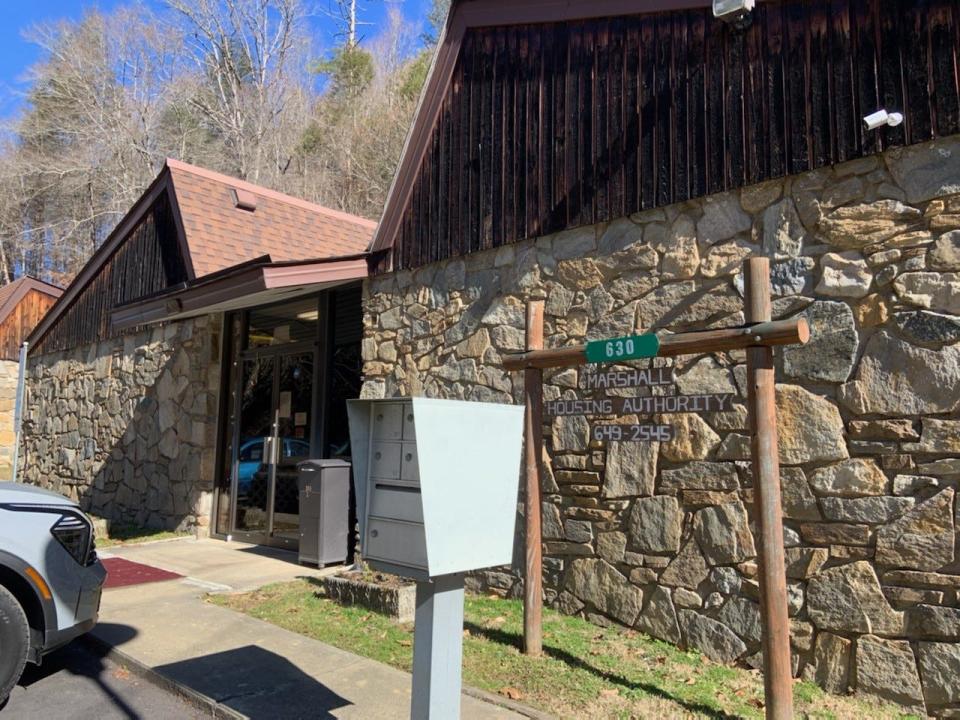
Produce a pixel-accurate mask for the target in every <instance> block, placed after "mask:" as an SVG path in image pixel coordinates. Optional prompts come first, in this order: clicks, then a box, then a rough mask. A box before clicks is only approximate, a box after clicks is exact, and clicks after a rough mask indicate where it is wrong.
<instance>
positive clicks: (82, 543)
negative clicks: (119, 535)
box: [0, 503, 97, 565]
mask: <svg viewBox="0 0 960 720" xmlns="http://www.w3.org/2000/svg"><path fill="white" fill-rule="evenodd" d="M0 508H3V509H4V510H12V511H14V512H29V513H49V514H51V515H59V516H60V517H59V519H58V520H57V521H56V522H55V523H54V524H53V527H51V528H50V534H51V535H53V537H54V538H55V539H56V541H57V542H58V543H60V546H61V547H62V548H63V549H64V550H66V551H67V552H68V553H70V557H72V558H73V559H74V560H76V561H77V562H78V563H79V564H81V565H92V564H93V563H95V562H96V560H97V551H96V543H95V542H94V537H93V523H91V522H90V520H89V519H88V518H87V516H86V515H84V514H83V512H81V511H80V509H79V508H70V507H63V506H61V505H34V504H33V503H4V504H0Z"/></svg>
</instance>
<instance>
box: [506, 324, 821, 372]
mask: <svg viewBox="0 0 960 720" xmlns="http://www.w3.org/2000/svg"><path fill="white" fill-rule="evenodd" d="M541 327H542V325H541ZM809 339H810V326H809V325H808V324H807V321H806V319H804V318H793V319H791V320H772V321H768V322H758V323H753V324H747V325H743V326H740V327H732V328H722V329H719V330H700V331H697V332H685V333H677V334H676V335H664V336H663V337H661V338H660V350H659V352H657V357H675V356H677V355H691V354H696V353H708V352H721V351H723V350H746V349H747V348H751V347H759V346H763V347H775V346H777V345H803V344H804V343H806V342H807V341H808V340H809ZM587 362H588V360H587V346H586V345H571V346H569V347H562V348H553V349H550V350H528V351H527V352H522V353H511V354H509V355H504V357H503V367H504V369H506V370H527V369H530V368H537V369H540V370H544V369H547V368H559V367H576V366H578V365H586V364H587Z"/></svg>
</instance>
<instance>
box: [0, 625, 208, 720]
mask: <svg viewBox="0 0 960 720" xmlns="http://www.w3.org/2000/svg"><path fill="white" fill-rule="evenodd" d="M202 717H209V714H207V715H204V714H202V713H201V711H200V710H199V709H198V708H196V707H195V706H193V705H190V704H188V703H186V702H184V701H183V700H181V699H180V698H179V697H178V696H177V695H175V694H173V693H171V692H168V691H166V690H163V689H161V688H159V687H157V686H156V685H152V684H151V683H149V682H148V681H146V680H144V679H143V678H141V677H139V676H137V675H136V674H134V673H132V672H130V671H129V670H127V669H126V668H124V667H121V666H119V665H117V664H116V663H113V662H111V661H110V660H108V659H106V658H102V657H100V655H99V654H98V653H97V652H96V651H95V650H93V649H92V648H91V646H89V645H87V644H86V643H84V642H83V641H75V642H73V643H71V644H70V645H67V646H66V647H64V648H62V649H60V650H57V651H56V652H54V653H52V654H50V655H48V656H47V657H46V658H44V661H43V665H41V666H40V667H37V666H35V665H29V664H28V665H27V669H26V671H25V672H24V674H23V677H22V678H21V679H20V683H19V684H18V685H17V687H15V688H14V689H13V693H12V694H11V695H10V700H9V701H8V702H7V704H6V705H5V706H3V707H2V708H0V720H36V719H37V718H43V720H80V719H84V720H85V719H86V718H90V719H91V720H93V719H94V718H95V719H96V720H115V719H116V720H139V719H140V718H143V719H144V720H146V719H147V718H149V719H150V720H168V719H169V720H190V719H192V718H202Z"/></svg>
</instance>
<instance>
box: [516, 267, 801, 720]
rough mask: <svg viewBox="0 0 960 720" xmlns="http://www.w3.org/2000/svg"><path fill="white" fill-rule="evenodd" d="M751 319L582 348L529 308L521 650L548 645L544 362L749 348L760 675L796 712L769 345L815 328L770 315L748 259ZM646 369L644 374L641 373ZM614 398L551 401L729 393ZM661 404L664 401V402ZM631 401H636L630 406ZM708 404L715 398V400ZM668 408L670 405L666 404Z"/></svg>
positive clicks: (608, 408) (773, 701)
mask: <svg viewBox="0 0 960 720" xmlns="http://www.w3.org/2000/svg"><path fill="white" fill-rule="evenodd" d="M743 272H744V278H745V280H746V283H745V290H746V297H745V305H746V319H747V323H746V325H744V326H743V327H736V328H722V329H718V330H705V331H700V332H687V333H679V334H676V335H664V336H655V335H652V334H647V335H639V336H631V337H625V338H613V339H610V340H603V341H598V342H593V343H588V344H586V345H577V346H571V347H564V348H557V349H552V350H544V349H543V303H542V301H533V302H531V303H529V304H528V306H527V351H526V352H523V353H517V354H514V355H507V356H505V357H504V359H503V366H504V368H505V369H507V370H523V371H524V396H525V402H526V408H527V416H526V424H525V431H524V433H525V434H524V441H525V443H526V450H525V458H526V463H525V469H526V506H525V512H526V535H525V545H526V565H525V573H526V575H525V577H524V627H523V630H524V651H525V652H526V653H527V654H530V655H539V654H540V653H541V652H542V647H543V641H542V626H541V616H542V603H543V599H542V560H541V543H542V537H541V526H540V513H541V508H540V463H541V462H542V458H543V386H542V381H543V377H542V370H543V369H544V368H556V367H575V366H578V365H585V364H587V363H591V362H593V363H596V362H624V361H628V360H634V359H639V358H650V357H674V356H677V355H688V354H701V353H709V352H720V351H724V350H746V351H747V384H748V390H747V410H748V413H749V417H750V430H751V452H752V461H753V478H754V480H753V486H754V498H755V503H756V515H757V518H756V519H757V525H758V529H759V545H760V550H759V558H758V560H759V563H758V564H759V569H760V610H761V616H762V620H763V674H764V692H765V697H766V715H767V717H768V718H776V720H786V719H787V718H791V717H792V716H793V681H792V675H791V664H790V625H789V619H788V617H787V579H786V572H785V569H784V553H783V515H782V510H781V505H780V502H781V500H780V464H779V457H778V449H777V410H776V395H775V377H774V366H773V348H774V347H775V346H777V345H796V344H804V343H806V342H807V341H809V339H810V329H809V326H808V325H807V322H806V320H805V319H803V318H794V319H791V320H776V321H774V320H771V319H770V317H771V310H770V262H769V260H768V259H767V258H750V259H749V260H747V261H746V262H745V263H744V268H743ZM637 372H638V373H639V372H644V371H637ZM646 372H648V373H649V377H647V376H644V377H640V378H634V379H633V381H636V384H634V385H629V383H630V382H632V381H631V379H630V378H625V382H627V383H628V385H626V386H637V384H642V383H641V382H640V381H644V382H645V383H646V384H647V385H650V384H664V383H662V382H661V380H662V379H660V380H658V379H657V378H654V377H653V375H654V374H655V373H654V372H653V371H646ZM666 397H669V396H656V397H655V398H650V397H643V398H633V399H628V398H621V397H618V398H608V399H605V400H601V401H594V402H589V401H582V405H577V403H581V401H572V402H573V405H571V406H570V407H565V405H567V403H555V404H553V405H552V406H551V408H550V409H551V413H550V414H552V415H557V414H560V415H591V414H617V413H620V414H628V413H627V411H628V410H629V411H630V413H636V412H637V409H636V407H635V405H636V406H644V407H645V406H646V405H651V406H654V405H656V407H659V405H660V404H662V405H663V406H664V408H663V409H661V410H658V409H656V408H654V409H652V410H651V411H652V412H697V411H700V410H704V411H705V409H706V408H712V409H713V410H717V409H722V407H723V406H724V403H725V402H727V401H728V400H729V399H730V398H729V396H725V395H696V396H693V395H691V396H675V397H674V399H673V400H672V401H671V402H669V403H668V402H667V400H665V399H664V398H666ZM661 401H662V402H661ZM631 403H634V404H635V405H631ZM710 403H713V405H712V406H711V404H710ZM668 406H669V407H668ZM594 430H599V431H600V432H599V433H592V435H593V436H594V439H599V440H608V441H609V440H620V441H640V442H642V441H648V442H649V441H657V440H659V441H664V440H665V439H667V440H668V439H669V438H670V437H672V428H671V427H670V426H667V425H649V424H648V425H597V426H595V428H594Z"/></svg>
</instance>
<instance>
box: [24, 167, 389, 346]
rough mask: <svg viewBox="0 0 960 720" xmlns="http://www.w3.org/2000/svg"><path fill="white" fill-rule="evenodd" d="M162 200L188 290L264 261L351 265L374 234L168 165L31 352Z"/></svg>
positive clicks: (297, 203)
mask: <svg viewBox="0 0 960 720" xmlns="http://www.w3.org/2000/svg"><path fill="white" fill-rule="evenodd" d="M164 194H166V195H167V197H168V199H169V201H170V207H171V209H172V212H173V216H174V217H173V220H174V225H175V226H176V229H177V235H178V237H177V238H176V240H177V242H178V244H179V246H180V249H181V251H182V254H183V257H184V261H185V263H186V266H187V276H188V280H187V282H188V284H189V283H193V282H195V281H197V280H198V279H202V278H203V277H204V276H208V275H211V274H213V273H218V272H220V271H223V270H226V269H228V268H232V267H234V266H236V265H242V264H244V263H246V262H249V261H251V260H256V259H258V258H262V257H264V256H269V257H270V258H271V259H272V261H273V262H298V261H299V262H303V261H307V260H329V259H333V258H340V257H346V258H353V257H354V256H356V255H358V254H364V253H365V252H366V250H367V247H368V246H369V244H370V241H371V238H372V236H373V233H374V230H375V229H376V223H375V222H374V221H372V220H366V219H364V218H361V217H358V216H356V215H350V214H348V213H344V212H340V211H338V210H331V209H329V208H325V207H323V206H321V205H316V204H314V203H310V202H307V201H305V200H300V199H298V198H295V197H291V196H290V195H284V194H283V193H279V192H276V191H273V190H269V189H267V188H264V187H260V186H258V185H254V184H252V183H249V182H245V181H243V180H239V179H237V178H232V177H230V176H228V175H222V174H220V173H216V172H213V171H211V170H206V169H204V168H200V167H196V166H194V165H189V164H188V163H184V162H181V161H179V160H174V159H171V158H168V159H167V160H166V161H165V162H164V165H163V168H162V169H161V171H160V173H159V174H158V175H157V177H156V179H155V180H154V181H153V182H152V183H151V184H150V187H148V188H147V190H146V191H145V192H144V193H143V195H141V196H140V198H139V199H138V200H137V201H136V202H135V203H134V204H133V207H132V208H131V209H130V211H129V212H128V213H127V214H126V215H125V216H124V217H123V218H122V219H121V220H120V222H119V223H117V226H116V227H115V228H114V229H113V231H112V232H111V233H110V235H109V236H108V237H107V239H106V240H105V241H104V243H103V244H102V245H101V246H100V247H99V248H98V249H97V251H96V252H95V253H94V254H93V256H92V257H91V258H90V260H88V261H87V264H86V265H84V266H83V268H81V270H80V272H79V273H77V275H76V277H75V278H74V279H73V281H72V282H71V283H70V284H69V285H68V286H67V288H66V290H64V291H63V295H62V296H61V297H60V299H59V300H58V301H57V303H56V304H55V305H54V306H53V307H52V308H51V309H50V312H48V313H47V314H46V316H45V317H44V318H43V320H41V322H40V323H39V324H38V325H37V327H36V328H35V329H34V331H33V332H32V333H31V334H30V338H29V341H30V344H31V345H36V344H37V342H38V341H39V340H40V339H42V337H43V336H44V335H45V334H46V333H47V331H48V330H49V329H50V328H51V327H52V326H53V325H54V324H55V323H56V322H57V319H58V318H59V317H60V316H61V315H63V313H64V312H65V311H66V310H67V309H68V308H69V307H70V306H71V305H72V304H73V302H74V301H75V300H76V299H77V297H78V296H79V295H80V294H81V293H82V292H83V290H84V289H85V288H86V287H87V286H88V285H89V284H90V282H91V281H92V280H93V279H94V278H95V277H97V275H98V274H99V273H100V271H101V270H102V268H103V267H104V265H105V264H106V263H107V261H108V260H109V259H110V258H111V257H112V256H113V254H114V252H116V250H117V249H118V248H119V247H120V246H121V245H122V244H123V242H124V241H125V240H126V239H127V237H128V236H129V235H130V233H131V232H132V231H133V230H134V229H135V228H136V227H137V226H138V225H139V223H140V221H141V220H142V219H143V218H144V217H145V216H146V215H147V213H148V212H150V210H151V208H152V207H153V205H154V203H155V202H156V201H157V200H158V199H159V198H160V197H161V196H163V195H164Z"/></svg>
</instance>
